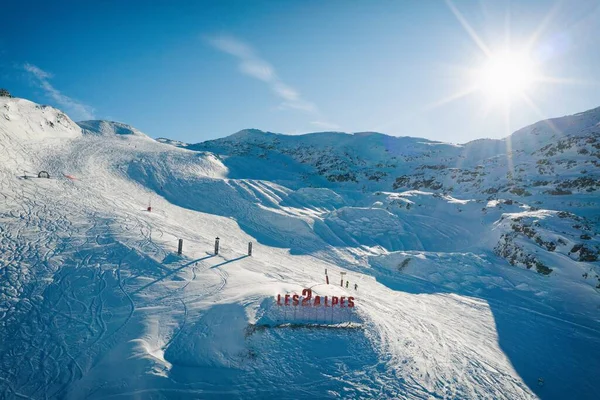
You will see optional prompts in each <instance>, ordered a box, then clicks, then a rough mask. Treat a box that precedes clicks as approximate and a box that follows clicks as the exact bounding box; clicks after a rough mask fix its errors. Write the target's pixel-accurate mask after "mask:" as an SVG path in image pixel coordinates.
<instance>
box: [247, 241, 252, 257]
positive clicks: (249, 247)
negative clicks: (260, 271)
mask: <svg viewBox="0 0 600 400" xmlns="http://www.w3.org/2000/svg"><path fill="white" fill-rule="evenodd" d="M248 256H252V242H248Z"/></svg>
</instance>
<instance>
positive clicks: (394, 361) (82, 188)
mask: <svg viewBox="0 0 600 400" xmlns="http://www.w3.org/2000/svg"><path fill="white" fill-rule="evenodd" d="M599 123H600V109H595V110H590V111H587V112H584V113H581V114H577V115H574V116H568V117H563V118H557V119H553V120H548V121H542V122H539V123H537V124H534V125H532V126H530V127H526V128H524V129H522V130H520V131H517V132H515V133H514V134H513V135H511V136H510V137H508V138H506V139H503V140H478V141H474V142H470V143H466V144H461V145H458V144H449V143H440V142H433V141H429V140H426V139H418V138H411V137H400V138H397V137H391V136H387V135H384V134H380V133H372V132H365V133H356V134H345V133H337V132H325V133H314V134H308V135H300V136H287V135H281V134H275V133H268V132H261V131H257V130H244V131H241V132H238V133H236V134H234V135H232V136H229V137H226V138H223V139H218V140H213V141H208V142H204V143H199V144H193V145H190V144H185V143H181V142H178V141H173V140H169V139H158V140H153V139H151V138H149V137H148V136H146V135H145V134H143V133H142V132H140V131H138V130H136V129H135V128H133V127H130V126H128V125H125V124H121V123H116V122H108V121H85V122H81V123H79V124H75V123H74V122H73V121H71V120H70V119H69V118H68V117H67V116H66V115H65V114H64V113H62V112H61V111H59V110H56V109H54V108H52V107H48V106H40V105H37V104H35V103H32V102H29V101H27V100H23V99H13V98H1V97H0V271H1V272H0V278H1V279H0V397H2V398H18V397H28V398H73V399H79V398H106V397H140V398H166V397H175V398H217V397H218V398H223V397H225V398H276V397H277V398H294V399H297V398H335V397H342V398H509V399H515V398H536V397H540V398H544V399H545V398H548V399H552V398H582V399H583V398H590V399H591V398H595V397H596V396H595V394H596V393H597V391H596V388H595V386H596V382H595V379H596V377H597V376H598V372H599V371H600V365H599V363H598V360H599V359H600V263H599V261H598V256H599V255H600V241H599V239H598V230H599V224H600V220H599V216H600V212H599V211H600V204H599V202H600V197H599V195H598V190H599V189H600V168H598V167H599V165H598V162H599V161H600V160H599V158H600V125H599ZM40 171H47V172H48V173H49V174H50V179H45V178H37V176H38V173H39V172H40ZM148 206H151V211H148ZM217 236H218V237H219V238H220V244H221V249H220V251H219V254H218V255H215V254H214V251H213V249H214V239H215V237H217ZM180 238H181V239H184V248H183V254H182V255H178V254H176V249H177V241H178V239H180ZM248 242H252V243H253V246H254V247H253V254H252V256H251V257H248V256H247V246H248ZM325 271H328V272H327V274H328V276H329V277H330V278H331V281H330V284H329V285H328V284H326V277H325ZM341 272H344V273H346V275H345V278H344V279H346V280H347V281H348V282H349V283H350V284H349V285H348V286H340V285H339V280H340V273H341ZM354 285H356V286H354ZM308 287H310V288H312V291H313V293H314V294H315V295H319V296H329V297H331V296H337V297H338V298H341V297H345V298H348V297H350V296H351V297H353V298H354V301H355V304H356V307H355V308H354V312H350V311H352V310H349V309H345V310H342V309H337V311H335V310H334V309H333V308H329V309H326V308H319V307H309V308H299V309H298V310H297V309H296V308H295V307H285V306H282V307H278V306H277V304H276V296H277V294H286V293H289V294H293V293H297V294H300V293H301V291H302V289H303V288H308ZM334 311H335V312H334ZM321 313H322V314H321ZM290 324H291V325H290Z"/></svg>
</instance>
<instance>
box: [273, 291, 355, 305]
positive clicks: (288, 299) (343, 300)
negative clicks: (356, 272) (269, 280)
mask: <svg viewBox="0 0 600 400" xmlns="http://www.w3.org/2000/svg"><path fill="white" fill-rule="evenodd" d="M277 305H278V306H293V307H297V306H301V307H340V308H345V307H348V308H353V307H354V297H346V296H339V297H338V296H331V297H329V296H315V297H313V296H312V290H311V289H304V290H302V296H300V295H297V294H285V295H282V294H278V295H277Z"/></svg>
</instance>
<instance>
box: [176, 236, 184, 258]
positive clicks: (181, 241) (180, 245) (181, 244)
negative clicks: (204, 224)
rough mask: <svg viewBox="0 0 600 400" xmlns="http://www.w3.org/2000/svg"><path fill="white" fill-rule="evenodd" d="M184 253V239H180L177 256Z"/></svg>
mask: <svg viewBox="0 0 600 400" xmlns="http://www.w3.org/2000/svg"><path fill="white" fill-rule="evenodd" d="M182 252H183V239H179V247H178V248H177V254H179V255H181V253H182Z"/></svg>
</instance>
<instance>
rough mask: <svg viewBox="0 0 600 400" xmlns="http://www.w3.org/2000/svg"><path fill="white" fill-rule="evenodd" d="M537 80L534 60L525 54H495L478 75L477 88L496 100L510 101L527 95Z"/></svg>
mask: <svg viewBox="0 0 600 400" xmlns="http://www.w3.org/2000/svg"><path fill="white" fill-rule="evenodd" d="M535 78H536V71H535V66H534V63H533V62H532V60H531V59H530V58H529V57H527V56H526V55H524V54H518V53H510V52H506V53H499V54H493V55H491V56H490V57H489V58H488V59H487V62H486V63H485V64H484V65H483V66H482V68H481V69H480V70H478V71H477V73H476V80H477V84H476V85H477V87H478V88H479V89H480V90H481V91H482V92H483V93H484V94H486V95H489V96H491V97H492V98H496V99H505V100H510V99H511V98H513V97H515V96H517V95H520V94H525V93H527V91H528V90H530V89H531V88H532V85H533V83H534V81H535Z"/></svg>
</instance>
